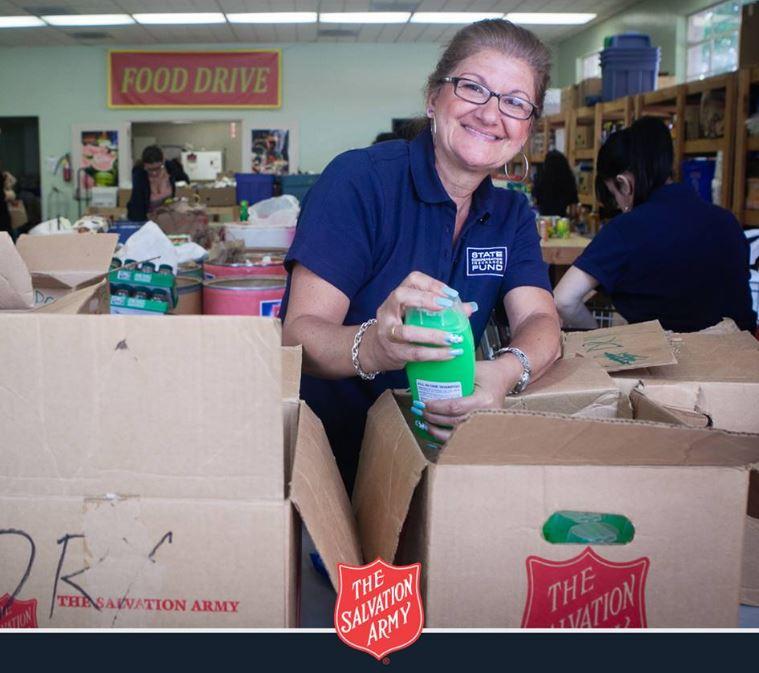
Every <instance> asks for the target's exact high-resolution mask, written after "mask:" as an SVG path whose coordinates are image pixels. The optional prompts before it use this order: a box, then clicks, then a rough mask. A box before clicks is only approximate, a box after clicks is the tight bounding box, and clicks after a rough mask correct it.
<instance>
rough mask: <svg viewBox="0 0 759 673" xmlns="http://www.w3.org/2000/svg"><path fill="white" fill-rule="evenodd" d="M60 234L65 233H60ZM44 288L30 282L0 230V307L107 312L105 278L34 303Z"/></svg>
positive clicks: (107, 294)
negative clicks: (54, 298) (55, 298)
mask: <svg viewBox="0 0 759 673" xmlns="http://www.w3.org/2000/svg"><path fill="white" fill-rule="evenodd" d="M72 237H73V235H72ZM22 238H23V237H22ZM51 238H53V237H51ZM60 238H67V236H63V235H62V236H60ZM114 246H115V244H114ZM44 292H46V290H44V289H40V288H39V287H35V286H33V285H32V274H31V273H30V270H29V269H28V268H27V265H26V263H25V262H24V260H23V259H22V257H21V255H20V254H19V251H18V249H17V248H16V246H14V245H13V242H12V241H11V238H10V236H9V235H8V234H7V233H5V232H0V310H2V311H35V312H40V313H63V314H73V313H108V303H109V293H108V283H107V281H106V280H105V279H102V280H100V281H97V280H96V282H93V283H89V284H85V286H84V287H83V288H82V289H79V290H73V291H70V292H68V293H66V294H63V295H62V296H61V297H59V298H58V299H57V300H55V301H51V302H46V303H45V302H42V301H40V302H38V303H36V306H35V300H36V299H41V298H42V297H43V293H44Z"/></svg>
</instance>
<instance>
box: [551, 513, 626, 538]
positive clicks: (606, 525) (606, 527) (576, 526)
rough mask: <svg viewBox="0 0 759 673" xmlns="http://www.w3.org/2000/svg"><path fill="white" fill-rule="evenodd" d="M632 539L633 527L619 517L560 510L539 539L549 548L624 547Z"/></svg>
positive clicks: (616, 515)
mask: <svg viewBox="0 0 759 673" xmlns="http://www.w3.org/2000/svg"><path fill="white" fill-rule="evenodd" d="M634 536H635V528H634V526H633V525H632V523H630V520H629V519H628V518H627V517H625V516H623V515H621V514H605V513H596V512H573V511H568V510H563V511H561V512H556V513H554V514H552V515H551V516H550V517H549V519H548V521H546V523H545V524H544V526H543V537H544V538H545V539H546V540H547V541H548V542H552V543H553V544H572V543H574V544H627V543H628V542H630V541H631V540H632V539H633V537H634Z"/></svg>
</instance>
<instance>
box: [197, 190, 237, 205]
mask: <svg viewBox="0 0 759 673" xmlns="http://www.w3.org/2000/svg"><path fill="white" fill-rule="evenodd" d="M198 198H199V199H200V202H201V203H202V204H203V205H206V206H236V205H237V189H236V188H235V187H200V188H198Z"/></svg>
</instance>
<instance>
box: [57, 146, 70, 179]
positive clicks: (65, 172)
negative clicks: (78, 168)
mask: <svg viewBox="0 0 759 673" xmlns="http://www.w3.org/2000/svg"><path fill="white" fill-rule="evenodd" d="M59 168H60V169H61V177H62V178H63V181H64V182H71V177H72V174H71V155H70V154H69V153H68V152H67V153H66V154H64V155H63V156H62V157H61V158H60V159H58V163H56V164H55V170H53V175H55V173H57V172H58V169H59Z"/></svg>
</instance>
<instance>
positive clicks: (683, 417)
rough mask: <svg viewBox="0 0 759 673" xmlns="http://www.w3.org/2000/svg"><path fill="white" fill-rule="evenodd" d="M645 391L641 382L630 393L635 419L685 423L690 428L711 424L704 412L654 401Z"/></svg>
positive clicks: (704, 426) (705, 426)
mask: <svg viewBox="0 0 759 673" xmlns="http://www.w3.org/2000/svg"><path fill="white" fill-rule="evenodd" d="M646 393H647V390H646V389H645V387H644V386H643V385H642V384H641V385H639V386H638V387H637V388H635V389H634V390H633V391H632V392H631V393H630V404H631V405H632V409H633V416H634V418H635V419H637V420H645V421H654V422H655V423H671V424H673V425H687V426H688V427H691V428H707V427H709V426H710V425H711V420H710V418H709V416H707V415H706V414H703V413H699V412H697V411H694V410H693V409H689V408H684V407H678V406H673V405H664V404H661V403H660V402H655V401H654V400H652V399H650V398H649V397H648V395H647V394H646Z"/></svg>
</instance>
